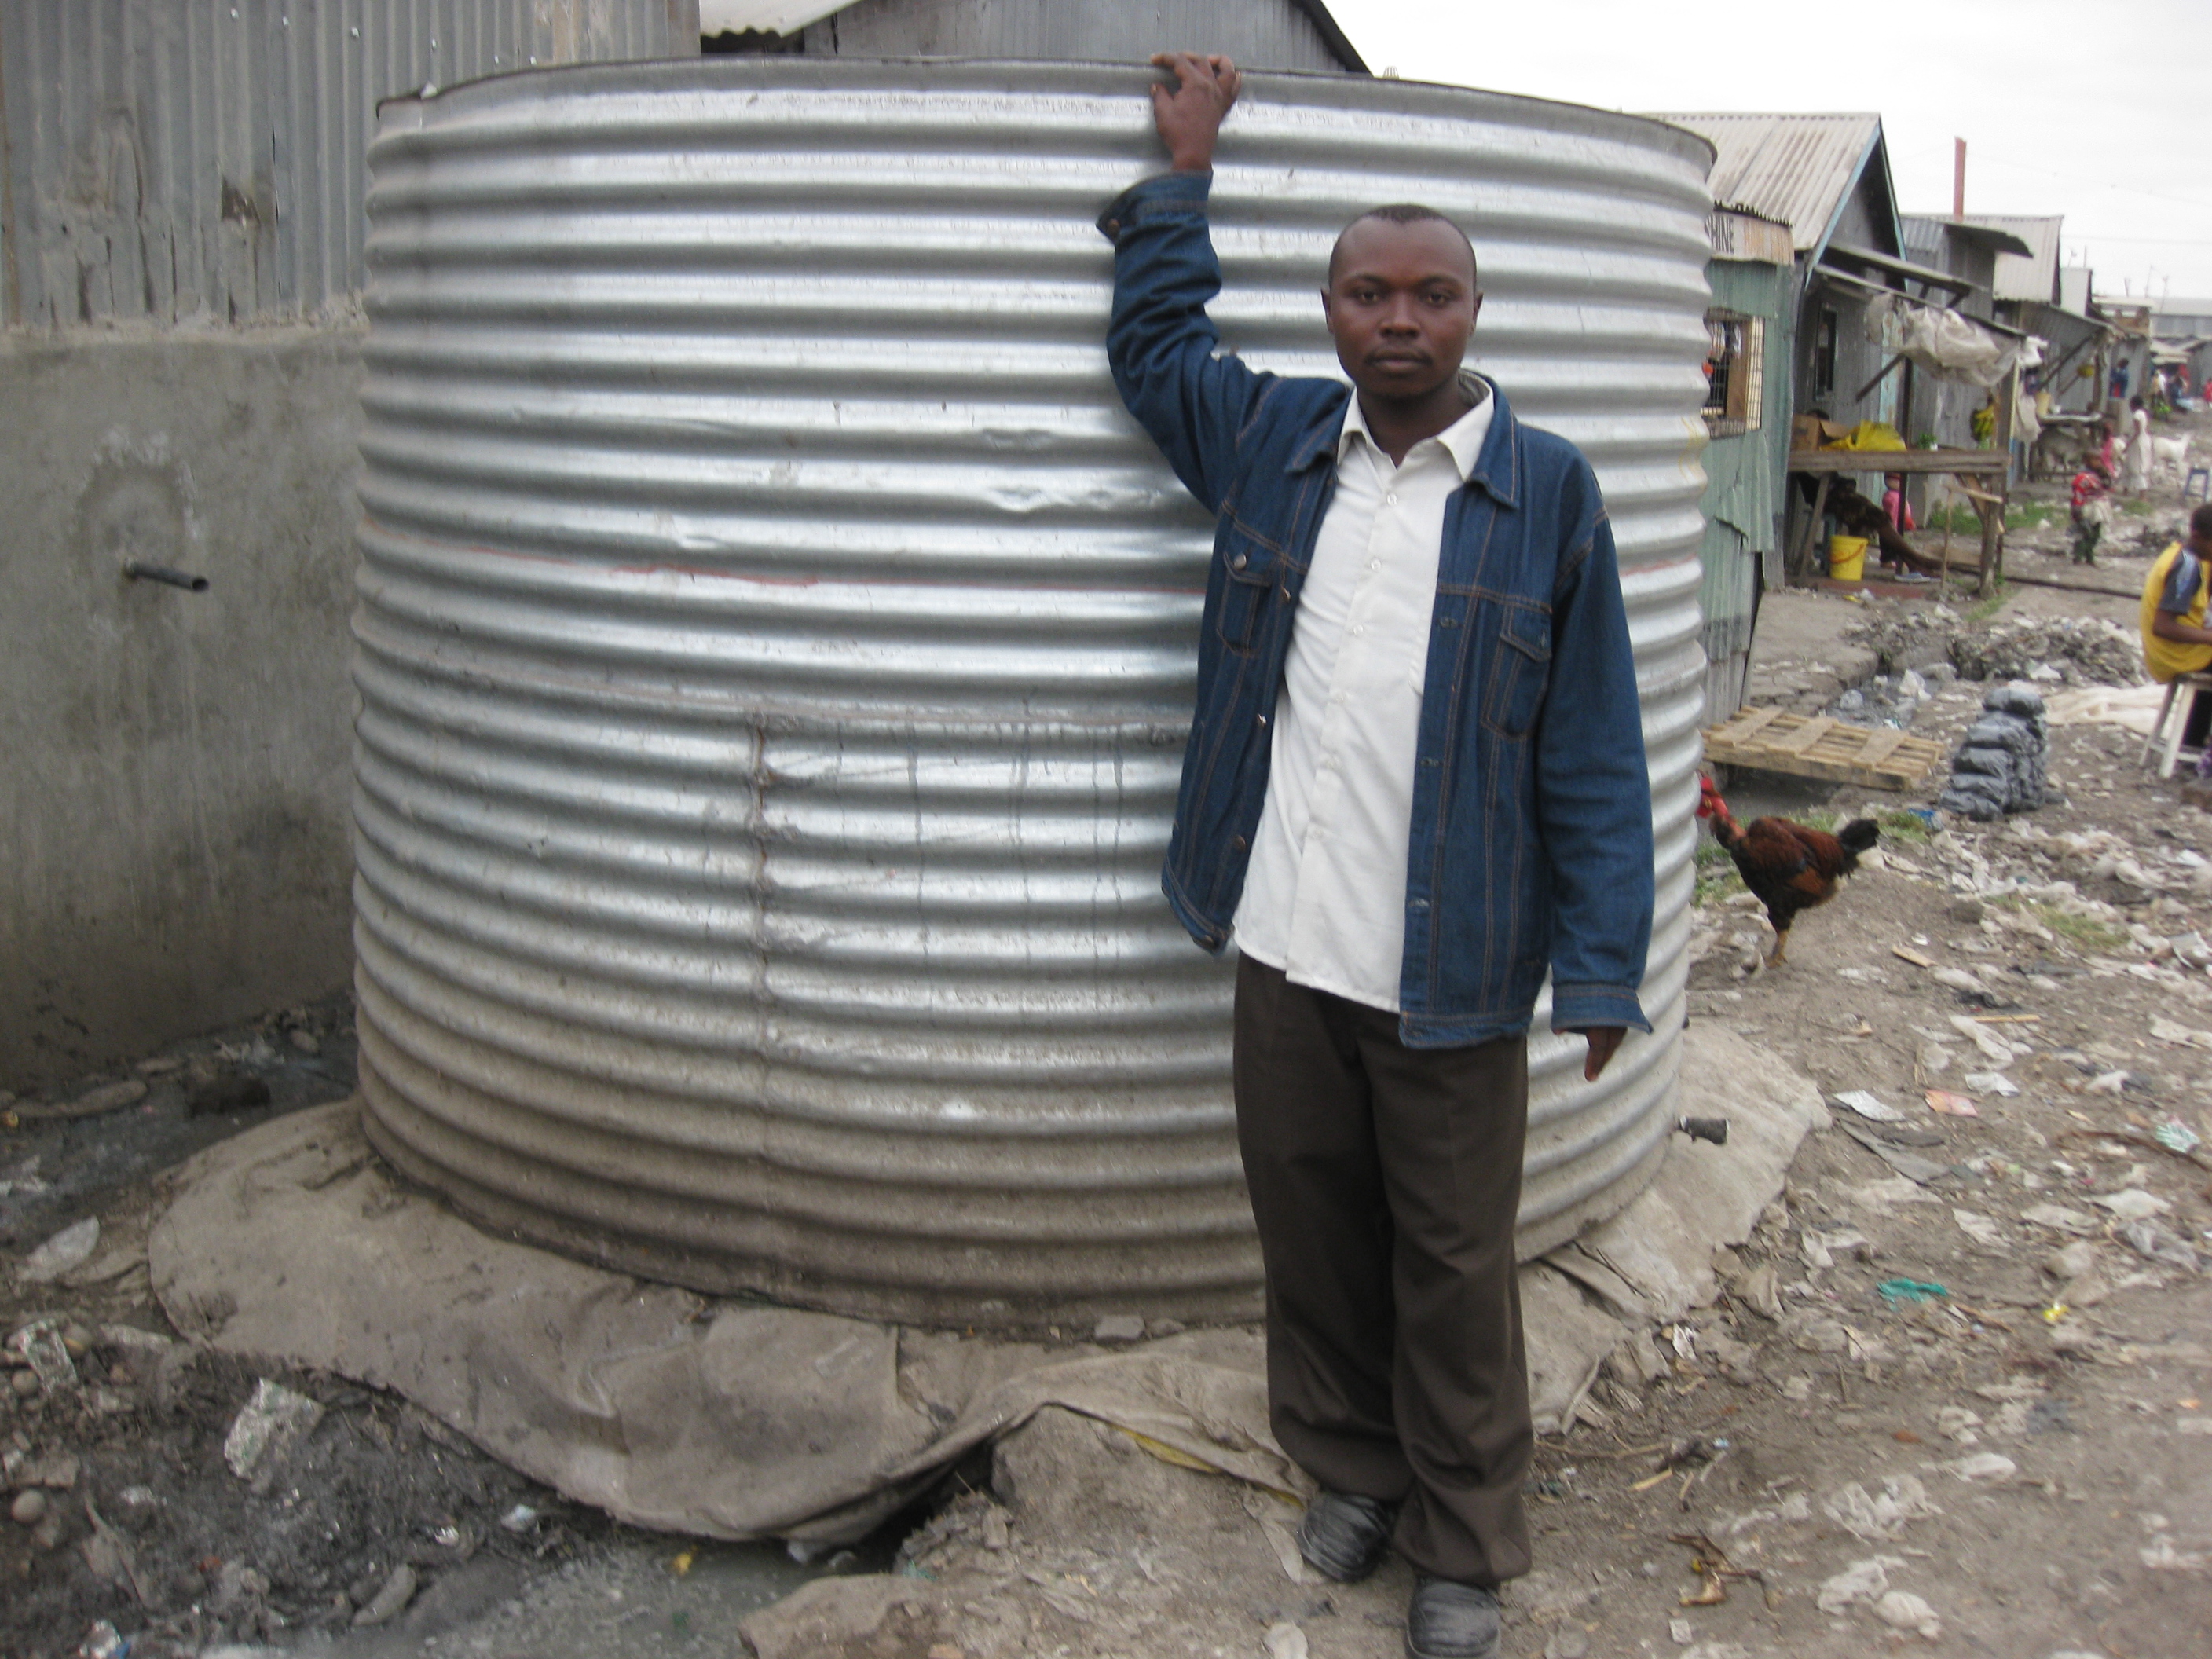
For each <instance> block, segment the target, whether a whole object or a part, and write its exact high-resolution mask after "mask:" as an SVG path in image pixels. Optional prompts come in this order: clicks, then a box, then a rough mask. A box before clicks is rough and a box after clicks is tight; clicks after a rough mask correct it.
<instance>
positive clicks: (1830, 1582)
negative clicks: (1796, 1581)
mask: <svg viewBox="0 0 2212 1659" xmlns="http://www.w3.org/2000/svg"><path fill="white" fill-rule="evenodd" d="M1903 1565H1905V1558H1904V1557H1903V1556H1899V1555H1873V1556H1869V1557H1868V1558H1867V1559H1865V1560H1863V1561H1854V1562H1852V1563H1851V1565H1850V1566H1848V1567H1845V1568H1844V1570H1843V1571H1841V1572H1839V1573H1838V1574H1836V1575H1835V1576H1834V1577H1832V1578H1827V1579H1824V1580H1823V1581H1822V1582H1821V1584H1820V1597H1819V1601H1820V1611H1821V1612H1823V1613H1841V1612H1843V1611H1844V1609H1845V1608H1846V1607H1850V1605H1851V1604H1852V1603H1853V1602H1854V1601H1878V1600H1880V1599H1881V1597H1882V1596H1884V1595H1888V1594H1889V1569H1890V1568H1892V1567H1901V1566H1903Z"/></svg>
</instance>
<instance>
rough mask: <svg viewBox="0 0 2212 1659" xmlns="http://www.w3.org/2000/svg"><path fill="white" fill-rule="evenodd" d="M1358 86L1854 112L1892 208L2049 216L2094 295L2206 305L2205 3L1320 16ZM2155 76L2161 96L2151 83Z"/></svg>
mask: <svg viewBox="0 0 2212 1659" xmlns="http://www.w3.org/2000/svg"><path fill="white" fill-rule="evenodd" d="M1329 9H1330V10H1331V12H1332V13H1333V14H1334V15H1335V17H1336V19H1337V21H1338V22H1340V24H1342V25H1343V27H1344V30H1345V33H1347V34H1349V35H1350V36H1351V37H1352V43H1353V44H1354V45H1355V46H1358V48H1359V50H1360V52H1361V53H1362V55H1363V56H1364V57H1365V58H1366V59H1367V61H1368V63H1369V64H1370V65H1371V66H1372V67H1373V68H1374V69H1375V70H1376V72H1377V73H1380V72H1381V71H1382V70H1383V69H1384V68H1385V67H1386V66H1393V65H1395V67H1397V69H1398V70H1400V72H1401V74H1403V75H1405V76H1407V77H1409V78H1415V77H1417V78H1419V79H1422V80H1432V81H1451V82H1458V83H1460V84H1461V85H1463V86H1474V87H1486V88H1492V89H1493V90H1496V91H1499V92H1518V93H1528V94H1534V95H1535V96H1538V97H1543V98H1564V99H1568V100H1571V101H1573V102H1575V103H1579V104H1595V105H1597V106H1601V107H1602V108H1607V109H1626V110H1819V111H1830V110H1872V111H1874V112H1877V113H1878V114H1880V115H1881V124H1882V131H1883V133H1884V135H1885V136H1886V137H1887V140H1888V143H1889V165H1890V170H1891V173H1892V174H1893V177H1894V178H1895V179H1896V181H1897V192H1898V198H1899V206H1900V208H1901V209H1902V210H1904V211H1905V212H1907V213H1948V212H1949V211H1950V210H1951V156H1952V140H1953V139H1954V137H1963V138H1964V139H1966V211H1967V212H1968V213H2025V214H2063V215H2064V216H2065V218H2066V228H2065V233H2064V234H2065V241H2064V257H2065V262H2066V263H2067V264H2087V265H2090V266H2092V267H2093V269H2094V270H2095V271H2096V282H2097V289H2098V291H2099V292H2100V293H2111V294H2114V295H2118V294H2119V293H2121V292H2122V291H2123V289H2124V287H2125V288H2128V289H2132V291H2133V292H2135V293H2136V294H2138V295H2140V294H2142V293H2143V292H2144V284H2145V283H2148V284H2149V292H2150V294H2151V295H2152V296H2153V297H2154V298H2155V297H2157V296H2158V295H2160V293H2162V292H2163V293H2170V294H2171V295H2174V296H2177V297H2179V296H2182V295H2187V296H2189V297H2191V298H2212V0H2087V3H2062V0H1919V3H1917V4H1913V5H1895V4H1890V5H1881V6H1876V7H1874V8H1871V9H1868V10H1866V11H1864V12H1863V13H1861V14H1858V15H1855V14H1854V9H1853V8H1851V7H1849V6H1835V7H1819V8H1815V7H1813V6H1809V5H1807V6H1789V5H1785V4H1784V3H1779V0H1675V3H1671V4H1670V3H1667V0H1553V3H1551V4H1536V5H1521V6H1503V5H1491V4H1483V5H1455V4H1438V3H1437V0H1331V4H1330V8H1329ZM2160 76H2163V77H2164V78H2165V79H2166V82H2168V84H2169V85H2170V87H2171V88H2172V91H2171V94H2170V95H2165V96H2162V95H2161V94H2159V93H2158V92H2157V91H2155V90H2154V88H2153V87H2152V86H2151V85H2150V84H2149V83H2150V82H2153V81H2154V80H2155V79H2156V78H2158V77H2160Z"/></svg>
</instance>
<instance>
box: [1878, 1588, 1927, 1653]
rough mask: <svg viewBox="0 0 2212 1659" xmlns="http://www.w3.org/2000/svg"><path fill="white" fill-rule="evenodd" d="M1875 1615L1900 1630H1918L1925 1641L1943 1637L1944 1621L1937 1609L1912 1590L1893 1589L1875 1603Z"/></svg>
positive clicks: (1884, 1622)
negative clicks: (1939, 1617)
mask: <svg viewBox="0 0 2212 1659" xmlns="http://www.w3.org/2000/svg"><path fill="white" fill-rule="evenodd" d="M1874 1616H1875V1618H1877V1619H1879V1620H1881V1622H1882V1623H1883V1624H1885V1625H1894V1626H1897V1628H1898V1629H1899V1630H1909V1631H1917V1632H1919V1634H1920V1637H1921V1639H1922V1640H1923V1641H1928V1642H1940V1641H1942V1639H1943V1621H1942V1620H1941V1619H1938V1618H1937V1617H1936V1609H1935V1608H1933V1607H1929V1605H1928V1604H1927V1603H1926V1602H1925V1601H1922V1600H1921V1599H1920V1598H1919V1597H1918V1596H1917V1595H1913V1594H1912V1593H1911V1591H1910V1590H1891V1591H1890V1592H1889V1593H1888V1594H1887V1595H1884V1596H1883V1597H1882V1598H1881V1600H1880V1601H1876V1602H1875V1604H1874Z"/></svg>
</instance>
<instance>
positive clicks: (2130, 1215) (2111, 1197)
mask: <svg viewBox="0 0 2212 1659" xmlns="http://www.w3.org/2000/svg"><path fill="white" fill-rule="evenodd" d="M2089 1201H2090V1202H2091V1203H2092V1204H2093V1205H2095V1206H2097V1207H2098V1208H2099V1209H2100V1210H2109V1211H2111V1212H2112V1215H2113V1216H2114V1217H2115V1218H2117V1219H2118V1220H2121V1221H2140V1220H2142V1218H2144V1217H2145V1216H2153V1215H2164V1214H2165V1213H2166V1212H2167V1211H2168V1210H2169V1209H2171V1208H2172V1207H2173V1206H2172V1205H2170V1204H2168V1203H2167V1202H2166V1200H2164V1199H2162V1198H2156V1197H2154V1196H2152V1195H2151V1194H2148V1193H2147V1192H2145V1191H2144V1190H2143V1189H2142V1188H2140V1187H2125V1188H2121V1189H2120V1190H2119V1191H2118V1192H2117V1193H2099V1194H2096V1195H2095V1196H2094V1197H2093V1198H2091V1199H2090V1200H2089Z"/></svg>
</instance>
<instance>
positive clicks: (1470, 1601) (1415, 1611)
mask: <svg viewBox="0 0 2212 1659" xmlns="http://www.w3.org/2000/svg"><path fill="white" fill-rule="evenodd" d="M1501 1627H1502V1621H1501V1620H1500V1618H1499V1616H1498V1592H1497V1591H1496V1590H1493V1589H1484V1588H1483V1587H1482V1586H1481V1585H1480V1584H1460V1583H1454V1582H1453V1581H1452V1580H1450V1579H1449V1578H1424V1579H1422V1580H1421V1581H1420V1582H1419V1583H1417V1584H1416V1585H1414V1586H1413V1605H1412V1606H1411V1607H1407V1609H1406V1652H1407V1659H1496V1655H1497V1652H1498V1634H1499V1631H1500V1629H1501Z"/></svg>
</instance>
